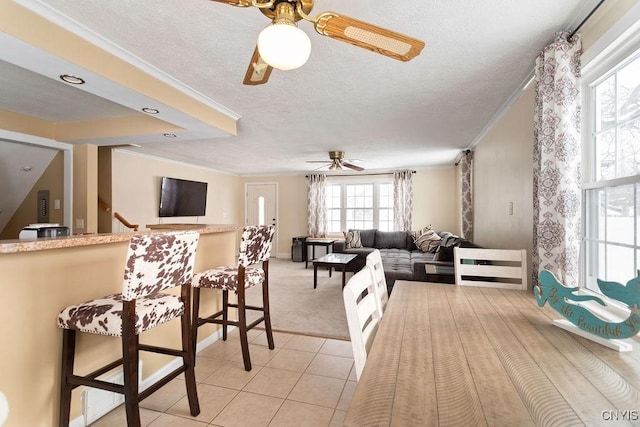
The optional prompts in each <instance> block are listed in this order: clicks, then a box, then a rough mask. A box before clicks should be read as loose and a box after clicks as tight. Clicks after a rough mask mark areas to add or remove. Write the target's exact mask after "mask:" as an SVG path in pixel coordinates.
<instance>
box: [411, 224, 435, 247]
mask: <svg viewBox="0 0 640 427" xmlns="http://www.w3.org/2000/svg"><path fill="white" fill-rule="evenodd" d="M415 243H416V246H417V247H418V249H420V250H421V251H422V252H432V253H433V252H435V251H436V249H438V245H439V244H440V236H438V233H436V232H435V231H433V229H432V228H431V226H429V227H425V228H423V229H422V230H419V231H417V232H416V238H415Z"/></svg>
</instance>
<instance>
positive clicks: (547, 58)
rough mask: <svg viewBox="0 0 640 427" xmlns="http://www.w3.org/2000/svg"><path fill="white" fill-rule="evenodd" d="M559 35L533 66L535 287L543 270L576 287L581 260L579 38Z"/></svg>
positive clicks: (565, 34) (580, 51)
mask: <svg viewBox="0 0 640 427" xmlns="http://www.w3.org/2000/svg"><path fill="white" fill-rule="evenodd" d="M567 37H568V33H557V34H556V35H555V41H554V42H553V43H552V44H551V45H549V46H547V47H546V48H545V49H544V50H543V51H542V52H541V53H540V55H539V56H538V58H537V60H536V70H535V74H536V107H535V118H534V137H535V143H534V149H533V161H534V164H533V276H534V277H533V284H534V285H535V284H537V283H538V273H539V272H540V270H542V269H546V270H549V271H551V272H553V273H554V274H555V275H556V276H557V277H558V278H559V279H560V281H561V282H562V283H564V284H565V285H567V286H577V285H578V275H579V267H578V266H579V257H580V255H579V254H580V227H581V218H580V204H581V196H580V180H581V177H580V104H581V103H580V55H581V53H582V49H581V43H580V38H579V36H574V37H573V38H572V40H571V41H569V40H567Z"/></svg>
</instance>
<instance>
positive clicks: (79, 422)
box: [69, 326, 236, 427]
mask: <svg viewBox="0 0 640 427" xmlns="http://www.w3.org/2000/svg"><path fill="white" fill-rule="evenodd" d="M234 329H236V327H235V326H228V327H227V333H230V332H232V331H233V330H234ZM221 338H222V329H219V330H217V331H216V332H214V333H212V334H211V335H209V336H208V337H207V338H205V339H203V340H201V341H200V342H199V343H198V345H197V346H196V353H199V352H201V351H202V350H204V349H205V348H207V347H209V346H210V345H212V344H213V343H215V342H216V341H218V340H219V339H221ZM181 364H182V360H181V358H179V357H176V358H175V359H173V360H172V361H171V362H169V363H167V364H166V365H164V366H163V367H162V368H160V369H158V370H157V371H156V372H154V373H153V374H151V375H149V376H148V377H147V378H146V379H145V380H144V381H142V382H141V383H140V391H143V390H145V389H147V388H149V387H150V386H151V385H152V384H154V383H155V382H156V381H158V380H159V379H160V378H162V377H164V376H165V375H167V374H168V373H170V372H172V371H174V370H175V369H176V368H179V367H180V365H181ZM117 406H120V405H117ZM117 406H114V407H113V409H115V408H116V407H117ZM104 415H106V414H104ZM69 427H86V424H85V418H84V415H80V416H79V417H76V418H74V419H73V420H71V421H70V422H69Z"/></svg>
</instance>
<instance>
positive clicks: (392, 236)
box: [375, 230, 415, 250]
mask: <svg viewBox="0 0 640 427" xmlns="http://www.w3.org/2000/svg"><path fill="white" fill-rule="evenodd" d="M412 242H413V239H412V238H411V235H410V234H409V233H407V232H406V231H380V230H376V237H375V247H376V248H377V249H405V250H411V249H412V248H411V246H412ZM413 249H415V247H414V248H413Z"/></svg>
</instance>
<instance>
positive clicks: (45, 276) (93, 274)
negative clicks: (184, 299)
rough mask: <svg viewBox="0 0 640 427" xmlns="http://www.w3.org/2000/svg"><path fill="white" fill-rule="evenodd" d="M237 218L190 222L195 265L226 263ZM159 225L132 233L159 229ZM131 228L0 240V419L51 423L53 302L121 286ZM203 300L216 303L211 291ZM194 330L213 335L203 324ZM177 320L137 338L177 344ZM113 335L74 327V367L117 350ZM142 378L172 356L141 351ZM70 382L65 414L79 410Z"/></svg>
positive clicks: (55, 351) (55, 366) (55, 337)
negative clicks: (0, 404)
mask: <svg viewBox="0 0 640 427" xmlns="http://www.w3.org/2000/svg"><path fill="white" fill-rule="evenodd" d="M241 229H242V227H241V226H237V225H206V226H200V227H198V228H197V229H196V230H197V231H198V232H199V233H200V241H199V244H198V249H197V252H196V260H195V271H196V272H197V271H201V270H205V269H209V268H213V267H217V266H221V265H229V264H231V265H233V264H234V263H235V256H236V254H237V247H238V239H239V234H238V231H239V230H241ZM160 232H162V231H161V230H152V231H141V232H136V233H135V234H149V233H160ZM131 236H132V234H131V233H118V234H95V235H79V236H68V237H56V238H46V239H38V240H2V241H0V298H1V299H2V301H3V308H2V310H0V335H1V336H2V338H3V344H2V350H1V351H0V391H2V392H3V393H4V394H5V395H6V396H7V400H8V402H9V409H10V412H9V418H8V419H7V422H6V424H5V427H12V426H47V427H48V426H52V425H56V422H57V421H56V420H57V413H58V399H59V391H58V388H59V375H60V357H61V355H60V353H61V344H62V333H61V330H60V329H58V328H57V327H56V318H57V315H58V313H59V312H60V310H61V309H62V308H64V307H66V306H68V305H71V304H76V303H79V302H82V301H87V300H90V299H93V298H96V297H100V296H104V295H109V294H114V293H118V292H121V291H122V279H123V272H124V268H125V265H124V263H125V260H126V254H127V249H128V244H129V240H130V238H131ZM207 298H208V301H209V302H206V304H207V306H212V307H214V308H215V307H217V306H221V300H220V299H219V298H218V296H217V295H215V293H211V295H207ZM206 326H207V327H208V329H207V330H205V331H203V333H202V334H200V335H199V336H200V337H202V339H207V337H213V336H215V333H216V326H214V325H206ZM179 329H180V328H179V322H169V323H167V324H165V325H161V326H159V327H157V328H154V329H153V330H151V331H149V332H147V333H145V334H142V335H141V338H140V339H141V342H144V343H147V344H158V345H166V346H179V343H180V331H179ZM120 353H121V350H120V341H119V340H117V339H113V338H111V337H102V336H92V334H81V336H80V337H78V351H77V355H76V371H77V372H78V373H88V372H90V371H92V370H94V369H95V368H97V367H99V366H100V365H103V364H105V363H107V362H110V361H112V360H115V359H117V358H119V357H120ZM141 360H142V385H143V386H144V384H145V380H146V379H147V378H148V377H149V376H150V375H153V374H154V373H156V372H158V371H161V370H162V369H163V368H165V367H166V366H167V365H168V364H170V363H171V362H172V358H171V357H166V356H161V355H156V354H145V353H144V352H143V353H141ZM82 389H83V387H80V388H78V389H76V390H74V394H73V401H72V409H71V419H72V420H74V419H78V418H79V417H81V416H82V410H81V393H82Z"/></svg>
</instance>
